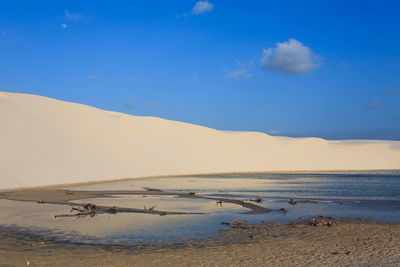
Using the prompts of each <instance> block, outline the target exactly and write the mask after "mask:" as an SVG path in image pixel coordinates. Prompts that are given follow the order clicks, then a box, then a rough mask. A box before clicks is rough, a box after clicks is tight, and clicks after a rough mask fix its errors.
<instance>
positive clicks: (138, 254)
mask: <svg viewBox="0 0 400 267" xmlns="http://www.w3.org/2000/svg"><path fill="white" fill-rule="evenodd" d="M216 235H219V236H220V237H222V239H215V240H204V241H198V242H192V243H187V244H181V245H172V246H167V247H161V248H160V247H144V246H135V247H122V246H115V245H83V244H68V243H59V242H52V241H43V240H41V238H40V237H39V236H35V235H27V234H26V233H25V234H22V233H21V232H18V231H14V230H12V229H6V228H1V229H0V240H1V242H0V262H1V263H2V266H26V264H27V262H28V261H29V263H30V266H294V265H296V266H318V265H319V266H399V265H400V224H399V223H383V222H373V221H366V220H350V219H340V220H338V221H337V225H336V226H333V227H328V226H326V225H325V226H311V225H310V224H309V221H301V222H295V223H293V222H292V223H263V224H256V225H249V226H247V227H244V229H242V228H235V229H229V230H222V231H220V232H218V233H217V234H216Z"/></svg>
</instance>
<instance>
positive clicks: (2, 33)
mask: <svg viewBox="0 0 400 267" xmlns="http://www.w3.org/2000/svg"><path fill="white" fill-rule="evenodd" d="M19 39H20V38H19V37H18V36H17V35H15V34H13V33H12V31H9V30H5V29H2V30H0V42H2V43H3V44H6V45H12V44H14V43H15V42H16V41H17V40H19Z"/></svg>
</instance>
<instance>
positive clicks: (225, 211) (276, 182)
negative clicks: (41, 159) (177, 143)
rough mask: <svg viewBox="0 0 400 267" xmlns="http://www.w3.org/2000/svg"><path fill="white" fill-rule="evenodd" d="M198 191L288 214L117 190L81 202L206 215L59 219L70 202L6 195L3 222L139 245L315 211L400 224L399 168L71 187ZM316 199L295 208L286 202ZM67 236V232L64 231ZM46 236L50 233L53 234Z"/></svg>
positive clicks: (0, 205) (78, 237)
mask: <svg viewBox="0 0 400 267" xmlns="http://www.w3.org/2000/svg"><path fill="white" fill-rule="evenodd" d="M144 188H157V189H161V190H164V191H170V192H192V191H193V192H196V193H197V194H200V195H204V196H211V197H226V198H235V199H240V200H248V199H250V198H251V199H254V198H257V197H259V198H262V199H263V202H262V203H261V204H260V205H263V206H265V207H267V208H271V209H279V208H285V209H287V210H288V213H287V214H282V213H278V212H271V213H266V214H257V215H254V214H253V215H251V214H246V210H245V209H244V208H242V207H241V206H238V205H233V204H227V203H223V206H222V207H221V206H220V205H217V203H216V202H215V201H212V200H205V199H183V198H178V197H176V196H161V195H159V196H157V195H154V196H153V195H152V196H146V197H143V196H142V195H116V196H114V197H112V198H96V199H84V200H79V201H75V202H77V203H88V202H91V203H94V204H97V205H104V206H118V207H127V208H143V207H148V208H150V207H152V206H156V209H157V210H168V211H183V212H199V213H204V214H201V215H171V216H158V215H150V214H116V215H108V214H107V215H98V216H96V217H94V218H90V217H87V218H79V219H77V218H73V217H72V218H57V219H55V218H54V215H56V214H65V213H69V209H70V207H67V206H61V205H50V204H41V205H40V204H37V203H30V202H15V201H9V200H0V209H1V211H2V212H1V214H0V224H1V225H13V224H14V225H18V226H23V227H36V228H40V229H50V230H52V231H53V232H54V233H55V234H56V233H63V235H61V236H62V237H63V238H65V239H68V238H71V239H72V237H73V239H75V240H80V241H81V242H92V243H93V242H95V243H104V242H106V243H107V242H111V243H115V242H116V243H138V242H141V241H148V240H153V241H157V242H158V241H160V240H164V241H165V240H167V239H179V238H189V239H197V238H201V237H202V234H204V233H210V232H214V231H217V230H219V229H223V228H225V227H226V226H223V225H221V222H222V221H232V220H234V219H236V220H242V221H247V222H260V221H289V220H294V219H298V218H299V217H301V218H305V217H309V216H313V215H331V216H335V217H342V216H348V217H363V218H372V219H376V220H386V221H397V222H400V172H366V173H342V172H336V173H286V174H285V173H274V174H271V173H270V174H266V173H258V174H224V175H199V176H187V177H170V178H158V179H155V178H154V179H142V180H129V181H121V182H113V183H102V184H94V185H85V186H76V187H69V189H72V190H96V191H97V190H143V189H144ZM290 198H294V199H295V200H301V199H302V200H316V201H317V203H298V204H297V205H290V204H289V203H288V200H289V199H290ZM66 233H67V234H66ZM47 234H48V233H47Z"/></svg>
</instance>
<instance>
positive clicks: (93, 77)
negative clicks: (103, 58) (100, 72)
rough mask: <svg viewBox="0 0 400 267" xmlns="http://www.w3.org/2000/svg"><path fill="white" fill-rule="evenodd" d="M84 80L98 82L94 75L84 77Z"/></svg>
mask: <svg viewBox="0 0 400 267" xmlns="http://www.w3.org/2000/svg"><path fill="white" fill-rule="evenodd" d="M86 79H88V80H89V81H94V80H98V79H99V77H97V76H96V75H89V76H87V77H86Z"/></svg>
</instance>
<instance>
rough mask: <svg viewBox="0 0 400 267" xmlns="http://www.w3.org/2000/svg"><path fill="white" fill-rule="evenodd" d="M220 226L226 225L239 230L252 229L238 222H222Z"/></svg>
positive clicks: (245, 223) (244, 223)
mask: <svg viewBox="0 0 400 267" xmlns="http://www.w3.org/2000/svg"><path fill="white" fill-rule="evenodd" d="M221 224H223V225H228V226H230V227H231V228H240V229H249V228H254V227H250V226H249V225H248V224H247V222H241V221H238V220H234V221H233V222H231V223H230V222H222V223H221Z"/></svg>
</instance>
